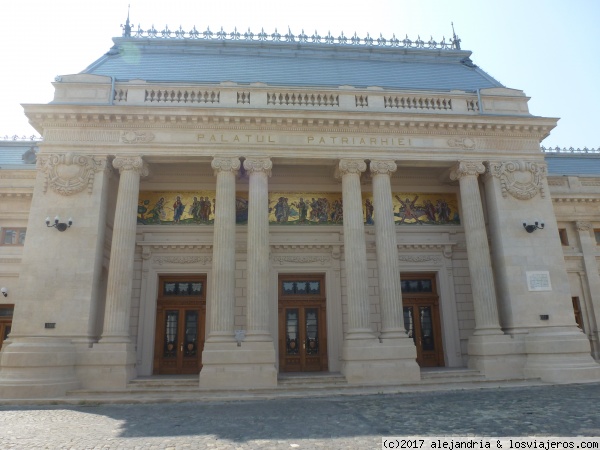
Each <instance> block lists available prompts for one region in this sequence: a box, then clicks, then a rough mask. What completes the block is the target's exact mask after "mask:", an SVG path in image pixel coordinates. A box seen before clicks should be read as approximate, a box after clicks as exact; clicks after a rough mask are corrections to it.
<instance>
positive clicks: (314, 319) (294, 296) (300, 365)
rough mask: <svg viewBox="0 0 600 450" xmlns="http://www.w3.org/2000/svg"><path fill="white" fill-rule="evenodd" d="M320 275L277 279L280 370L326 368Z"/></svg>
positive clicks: (325, 343)
mask: <svg viewBox="0 0 600 450" xmlns="http://www.w3.org/2000/svg"><path fill="white" fill-rule="evenodd" d="M325 303H326V302H325V277H324V276H323V275H286V276H283V275H282V276H280V277H279V370H280V371H281V372H319V371H326V370H328V368H327V328H326V322H325V321H326V308H325Z"/></svg>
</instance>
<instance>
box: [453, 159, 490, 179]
mask: <svg viewBox="0 0 600 450" xmlns="http://www.w3.org/2000/svg"><path fill="white" fill-rule="evenodd" d="M484 172H485V167H484V165H483V163H482V162H481V161H459V162H458V163H456V164H455V165H454V167H452V169H451V170H450V179H451V180H452V181H456V180H460V179H461V178H463V177H467V176H475V177H476V176H478V175H480V174H482V173H484Z"/></svg>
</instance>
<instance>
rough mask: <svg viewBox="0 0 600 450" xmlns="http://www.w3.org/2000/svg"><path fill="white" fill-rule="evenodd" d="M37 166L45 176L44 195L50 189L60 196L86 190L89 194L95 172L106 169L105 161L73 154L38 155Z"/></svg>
mask: <svg viewBox="0 0 600 450" xmlns="http://www.w3.org/2000/svg"><path fill="white" fill-rule="evenodd" d="M37 164H38V167H39V168H40V169H41V170H42V171H43V172H44V174H45V176H46V179H45V182H44V193H45V192H47V191H48V187H50V188H51V189H52V190H53V191H54V192H56V193H57V194H60V195H73V194H77V193H78V192H81V191H83V190H84V189H86V188H87V190H88V193H90V194H91V193H92V188H93V186H94V176H95V174H96V172H99V171H102V170H105V169H106V160H98V159H96V158H94V157H93V156H83V155H76V154H74V153H66V154H63V155H48V156H46V155H39V156H38V163H37Z"/></svg>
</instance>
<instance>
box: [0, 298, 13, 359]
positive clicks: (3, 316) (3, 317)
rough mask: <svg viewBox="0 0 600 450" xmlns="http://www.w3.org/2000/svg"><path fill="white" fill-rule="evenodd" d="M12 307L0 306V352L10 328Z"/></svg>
mask: <svg viewBox="0 0 600 450" xmlns="http://www.w3.org/2000/svg"><path fill="white" fill-rule="evenodd" d="M13 311H14V305H0V350H1V349H2V343H3V342H4V341H5V340H6V339H7V338H8V335H9V334H10V329H11V327H12V318H13Z"/></svg>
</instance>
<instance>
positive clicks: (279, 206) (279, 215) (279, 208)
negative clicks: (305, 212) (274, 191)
mask: <svg viewBox="0 0 600 450" xmlns="http://www.w3.org/2000/svg"><path fill="white" fill-rule="evenodd" d="M284 208H285V206H284V202H283V197H279V200H278V201H277V203H275V220H276V221H277V223H281V222H283V221H284V220H283V217H284V215H285V211H284Z"/></svg>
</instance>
